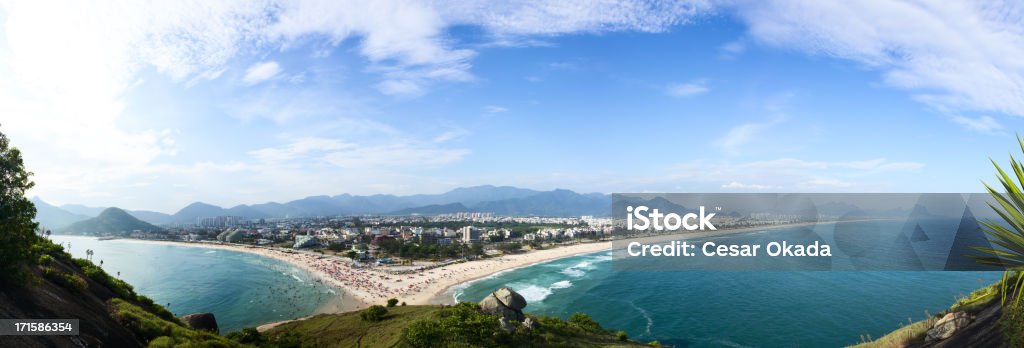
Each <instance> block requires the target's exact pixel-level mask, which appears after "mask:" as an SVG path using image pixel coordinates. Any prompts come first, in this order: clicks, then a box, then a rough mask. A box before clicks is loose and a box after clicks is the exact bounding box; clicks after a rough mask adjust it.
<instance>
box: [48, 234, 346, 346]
mask: <svg viewBox="0 0 1024 348" xmlns="http://www.w3.org/2000/svg"><path fill="white" fill-rule="evenodd" d="M52 239H53V241H54V242H55V243H64V245H65V246H67V245H68V243H70V244H71V250H70V251H71V254H72V255H74V256H75V257H80V258H84V257H85V251H86V250H87V249H92V250H93V251H94V256H93V262H94V263H96V264H99V262H100V260H103V269H104V270H106V271H107V273H109V274H110V275H112V276H116V275H117V272H121V276H120V277H121V279H123V280H125V281H127V282H128V283H130V284H132V285H133V286H134V287H135V291H136V292H138V293H141V294H143V295H146V296H148V297H150V298H152V299H153V300H154V301H155V302H156V303H160V304H163V305H167V307H168V309H170V310H171V312H173V313H174V314H175V315H176V316H182V315H186V314H191V313H200V312H209V313H213V314H214V316H216V317H217V324H218V326H219V327H220V332H221V333H222V334H223V333H228V332H231V331H238V330H241V329H243V328H246V327H254V326H258V325H261V324H266V323H270V322H276V321H281V320H289V319H295V318H300V317H304V316H307V315H310V314H314V313H316V312H318V311H319V310H322V309H324V308H325V307H326V306H329V305H330V304H331V303H332V302H333V301H338V299H337V298H338V295H337V293H336V291H335V290H334V289H331V288H330V287H328V286H326V285H324V284H322V283H320V282H317V281H316V280H315V277H313V276H312V275H311V274H310V273H309V272H306V271H304V270H301V269H299V268H296V267H294V266H292V265H289V264H287V263H285V262H282V261H278V260H275V259H272V258H267V257H262V256H258V255H253V254H248V253H243V252H237V251H230V250H220V249H210V248H197V247H187V246H174V245H164V244H155V243H142V242H137V241H128V240H105V241H100V240H96V238H93V237H74V236H52ZM332 300H333V301H332Z"/></svg>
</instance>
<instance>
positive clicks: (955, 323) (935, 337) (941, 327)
mask: <svg viewBox="0 0 1024 348" xmlns="http://www.w3.org/2000/svg"><path fill="white" fill-rule="evenodd" d="M972 321H974V317H973V316H971V315H970V314H967V313H964V312H953V313H947V314H946V315H945V316H943V317H942V318H941V319H939V320H938V321H936V322H935V325H932V328H931V329H929V330H928V333H927V334H926V336H925V341H926V342H935V341H941V340H944V339H947V338H950V337H952V336H953V334H955V333H956V332H957V331H959V330H961V329H963V328H965V327H967V325H970V324H971V322H972Z"/></svg>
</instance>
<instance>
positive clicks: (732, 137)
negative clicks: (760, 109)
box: [717, 120, 780, 155]
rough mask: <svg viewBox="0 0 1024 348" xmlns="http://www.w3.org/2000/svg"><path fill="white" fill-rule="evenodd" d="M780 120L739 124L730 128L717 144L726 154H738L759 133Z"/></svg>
mask: <svg viewBox="0 0 1024 348" xmlns="http://www.w3.org/2000/svg"><path fill="white" fill-rule="evenodd" d="M778 122H780V121H778V120H773V121H768V122H748V123H743V124H740V125H737V126H735V127H732V128H730V129H729V131H728V132H726V133H725V135H723V136H722V137H721V138H718V142H717V145H718V147H720V148H721V149H722V150H723V151H725V153H726V154H729V155H738V154H740V150H741V149H742V148H743V147H744V146H746V145H747V143H749V142H750V141H751V140H753V139H754V138H755V137H757V135H758V134H760V133H761V132H763V131H764V130H766V129H768V128H770V127H771V126H774V125H775V124H776V123H778Z"/></svg>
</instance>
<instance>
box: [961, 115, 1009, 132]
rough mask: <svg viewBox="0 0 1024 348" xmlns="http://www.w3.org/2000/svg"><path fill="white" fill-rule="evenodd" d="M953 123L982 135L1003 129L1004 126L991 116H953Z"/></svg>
mask: <svg viewBox="0 0 1024 348" xmlns="http://www.w3.org/2000/svg"><path fill="white" fill-rule="evenodd" d="M953 122H956V123H957V124H959V125H961V126H964V127H966V128H967V129H970V130H973V131H977V132H982V133H992V132H996V131H999V130H1002V129H1003V125H1001V124H999V122H997V121H996V120H995V119H993V118H992V117H990V116H980V117H967V116H953Z"/></svg>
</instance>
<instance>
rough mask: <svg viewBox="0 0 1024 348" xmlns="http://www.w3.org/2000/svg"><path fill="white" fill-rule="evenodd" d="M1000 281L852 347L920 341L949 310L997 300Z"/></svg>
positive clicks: (886, 347)
mask: <svg viewBox="0 0 1024 348" xmlns="http://www.w3.org/2000/svg"><path fill="white" fill-rule="evenodd" d="M1001 283H1002V282H997V283H995V284H992V285H989V286H986V287H984V288H981V289H978V290H975V291H974V292H972V293H970V294H969V295H967V296H964V297H962V298H960V299H959V300H957V301H956V303H954V304H953V305H952V306H950V307H949V309H947V310H945V311H942V312H939V313H938V314H936V315H929V316H928V318H927V319H924V320H920V321H916V322H910V321H909V319H908V322H907V323H906V324H907V325H905V326H902V327H900V328H899V329H896V330H894V331H892V332H890V333H888V334H886V335H885V336H882V337H879V338H878V339H871V337H870V336H862V337H861V341H862V342H861V343H859V344H856V345H854V346H852V347H856V348H876V347H877V348H883V347H884V348H890V347H893V348H895V347H905V346H907V345H908V344H909V343H914V342H922V341H924V337H925V334H926V333H928V329H931V328H932V325H934V324H935V322H936V321H938V320H939V318H942V316H944V315H946V313H950V312H967V313H975V312H978V311H980V310H981V309H983V308H984V307H985V306H986V305H988V304H989V303H991V302H992V301H995V300H998V299H999V298H1000V297H999V296H998V295H999V292H1000V289H1001V286H1002V285H1001Z"/></svg>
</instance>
